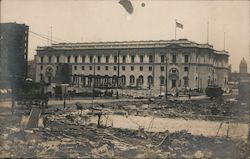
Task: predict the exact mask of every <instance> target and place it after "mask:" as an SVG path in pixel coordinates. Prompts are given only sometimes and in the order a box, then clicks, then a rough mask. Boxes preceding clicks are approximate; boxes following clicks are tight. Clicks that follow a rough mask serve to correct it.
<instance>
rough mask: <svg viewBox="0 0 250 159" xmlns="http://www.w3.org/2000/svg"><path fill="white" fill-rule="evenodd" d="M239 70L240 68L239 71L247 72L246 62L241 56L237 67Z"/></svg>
mask: <svg viewBox="0 0 250 159" xmlns="http://www.w3.org/2000/svg"><path fill="white" fill-rule="evenodd" d="M239 70H240V73H246V74H247V73H248V72H247V62H246V60H245V59H244V57H243V59H242V60H241V62H240V68H239Z"/></svg>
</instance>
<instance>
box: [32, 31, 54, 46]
mask: <svg viewBox="0 0 250 159" xmlns="http://www.w3.org/2000/svg"><path fill="white" fill-rule="evenodd" d="M29 32H30V33H32V34H34V35H37V36H39V37H41V38H44V39H47V40H50V41H51V42H55V43H59V42H58V41H55V40H52V39H49V38H47V37H46V36H43V35H41V34H39V33H35V32H33V31H31V30H29Z"/></svg>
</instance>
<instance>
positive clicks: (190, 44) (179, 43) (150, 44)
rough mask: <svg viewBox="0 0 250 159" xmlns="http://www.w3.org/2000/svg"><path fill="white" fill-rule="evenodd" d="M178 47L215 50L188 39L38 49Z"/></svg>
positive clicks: (207, 45) (62, 44) (218, 52)
mask: <svg viewBox="0 0 250 159" xmlns="http://www.w3.org/2000/svg"><path fill="white" fill-rule="evenodd" d="M173 45H176V47H178V46H180V47H184V48H193V47H196V48H207V49H212V50H214V49H213V46H212V45H209V44H198V43H195V42H192V41H189V40H188V39H179V40H150V41H114V42H89V43H57V44H52V45H51V46H42V47H37V50H38V51H39V50H46V49H54V50H72V49H75V50H78V49H79V50H90V49H126V48H127V49H129V48H164V47H168V46H173ZM215 53H217V54H228V52H227V51H216V52H215Z"/></svg>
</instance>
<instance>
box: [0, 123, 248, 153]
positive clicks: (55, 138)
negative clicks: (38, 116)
mask: <svg viewBox="0 0 250 159" xmlns="http://www.w3.org/2000/svg"><path fill="white" fill-rule="evenodd" d="M48 126H49V127H47V128H34V129H31V130H25V131H22V130H20V131H17V132H13V133H10V134H9V135H8V136H7V137H5V138H2V140H1V141H2V142H3V144H2V146H1V147H0V156H1V157H29V158H30V157H31V158H33V157H39V158H40V157H63V158H68V157H69V158H75V157H85V158H117V157H119V158H245V157H246V155H247V145H246V143H244V142H242V141H237V140H231V139H227V138H210V137H204V136H194V135H192V134H190V133H188V132H187V131H185V130H183V131H179V132H174V133H169V132H168V131H166V132H157V133H152V132H151V133H150V132H145V131H144V130H143V129H140V130H128V129H117V128H110V127H106V128H96V127H95V126H77V125H72V124H63V123H60V122H55V121H54V122H51V123H50V124H49V125H48Z"/></svg>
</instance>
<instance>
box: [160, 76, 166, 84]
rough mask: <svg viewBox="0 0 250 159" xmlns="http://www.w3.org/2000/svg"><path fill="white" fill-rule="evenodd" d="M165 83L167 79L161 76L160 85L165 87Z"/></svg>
mask: <svg viewBox="0 0 250 159" xmlns="http://www.w3.org/2000/svg"><path fill="white" fill-rule="evenodd" d="M164 83H165V77H164V76H160V85H164Z"/></svg>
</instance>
